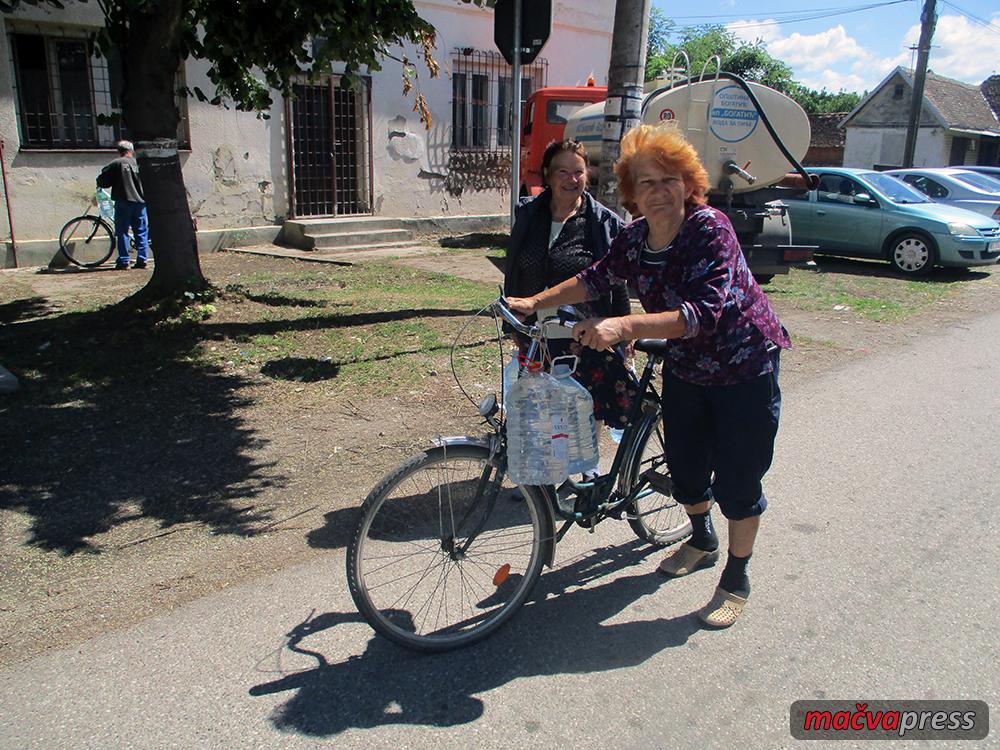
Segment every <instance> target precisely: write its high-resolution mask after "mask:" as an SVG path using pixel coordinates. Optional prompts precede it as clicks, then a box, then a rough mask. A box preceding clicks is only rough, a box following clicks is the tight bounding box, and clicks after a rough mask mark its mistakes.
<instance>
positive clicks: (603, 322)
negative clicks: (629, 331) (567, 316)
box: [573, 318, 629, 351]
mask: <svg viewBox="0 0 1000 750" xmlns="http://www.w3.org/2000/svg"><path fill="white" fill-rule="evenodd" d="M573 338H575V339H576V340H577V341H579V342H580V343H581V344H583V345H584V346H589V347H590V348H591V349H597V350H598V351H603V350H605V349H608V348H610V347H611V346H613V345H615V344H617V343H618V342H619V341H622V340H625V339H628V338H629V337H628V336H627V335H626V332H625V330H624V323H623V318H587V319H586V320H581V321H580V322H579V323H577V324H576V326H574V328H573Z"/></svg>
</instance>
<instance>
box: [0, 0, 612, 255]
mask: <svg viewBox="0 0 1000 750" xmlns="http://www.w3.org/2000/svg"><path fill="white" fill-rule="evenodd" d="M415 5H416V7H417V11H418V13H420V14H421V15H422V16H423V17H425V18H426V19H427V20H429V21H430V22H431V23H432V24H434V25H435V27H436V28H437V29H438V37H437V51H436V57H437V59H438V61H439V62H440V63H441V76H440V77H439V78H438V79H435V80H431V79H430V78H429V75H428V73H427V71H426V70H425V69H423V68H422V62H420V61H421V56H420V54H419V51H418V50H416V49H410V50H407V51H406V54H407V55H408V56H409V57H410V59H411V60H413V61H414V62H416V63H417V64H418V69H419V73H420V80H419V88H420V90H421V91H422V92H423V93H424V95H425V97H426V98H427V101H428V104H429V106H430V109H431V113H432V115H433V127H432V128H431V130H430V131H426V130H425V129H424V127H423V125H421V124H420V122H419V118H418V116H417V114H416V113H415V112H413V111H412V108H413V94H411V95H410V96H409V97H404V96H403V95H402V81H401V77H400V72H401V71H400V66H399V63H398V62H396V61H394V60H391V59H390V60H386V61H385V63H384V69H383V70H382V71H380V72H375V73H373V75H372V123H371V128H372V144H373V153H372V165H373V176H372V177H373V192H374V198H375V201H374V205H373V209H374V212H375V213H376V214H380V215H383V216H391V217H417V216H434V215H476V214H490V213H505V212H506V210H507V207H508V205H509V198H508V196H507V194H506V193H505V192H503V191H499V190H489V191H482V192H473V191H469V190H466V191H464V192H463V193H462V194H461V195H460V196H453V195H450V194H448V193H447V192H446V191H445V189H444V186H443V180H442V176H443V175H444V174H446V170H447V163H448V156H449V151H450V144H451V80H450V60H451V56H452V51H453V50H454V49H455V48H456V47H458V48H462V47H472V48H475V49H477V50H480V51H490V50H494V49H495V47H494V44H493V15H492V11H488V10H484V9H481V8H477V7H475V6H471V5H465V4H462V3H459V2H458V1H457V0H416V2H415ZM613 15H614V4H613V3H607V2H603V1H602V0H581V1H580V2H575V3H572V4H571V3H569V2H563V1H562V0H556V1H555V19H554V23H553V30H552V35H551V37H550V39H549V42H548V44H547V45H546V47H545V49H543V50H542V53H541V57H544V58H546V59H547V60H548V78H547V83H548V84H549V85H577V84H582V83H584V82H585V81H586V78H587V76H588V75H589V74H590V73H593V74H594V75H595V77H596V79H597V83H598V85H603V84H605V83H606V77H607V69H608V63H609V60H610V49H611V29H612V27H613V21H614V18H613ZM8 19H13V20H14V21H15V22H19V23H25V22H28V23H32V24H37V26H38V29H39V30H41V31H43V32H47V33H53V32H55V30H56V29H59V28H77V29H94V28H96V27H97V26H98V25H99V24H100V22H101V14H100V11H99V9H98V7H97V5H96V4H95V3H87V4H74V3H68V4H67V6H66V8H65V10H61V11H60V10H55V9H46V8H34V7H29V6H24V7H23V8H22V9H20V10H19V11H17V12H16V13H15V14H12V15H11V16H6V17H5V18H4V20H5V22H7V21H8ZM8 31H9V27H5V28H4V33H3V34H0V59H2V60H3V62H2V63H0V138H2V139H3V141H4V159H5V166H6V168H7V175H8V185H9V191H10V194H9V196H7V197H8V199H9V201H10V203H11V208H12V213H13V218H14V222H13V223H14V227H15V229H16V236H17V240H18V243H19V244H21V243H30V242H31V241H39V242H46V243H48V244H51V243H52V242H53V241H54V239H55V237H56V236H57V235H58V232H59V229H60V227H61V226H62V224H63V223H64V222H65V221H66V220H67V219H68V218H70V217H72V216H75V215H78V214H80V213H82V212H84V211H85V210H86V209H87V208H88V206H89V205H90V203H91V200H92V197H93V193H94V178H95V176H96V174H97V173H98V172H99V170H100V169H101V167H102V166H103V165H104V164H106V163H107V162H108V161H110V160H111V159H112V158H114V157H115V153H114V151H113V150H111V149H94V150H86V151H84V150H66V151H54V150H53V151H46V150H20V149H19V137H18V126H17V113H16V107H15V101H14V91H13V80H12V79H13V70H12V65H11V59H12V55H11V50H10V48H9V42H8V36H7V33H8ZM206 70H207V66H206V65H205V64H203V63H198V62H189V63H188V64H187V65H186V68H185V77H186V82H187V85H188V86H189V87H194V86H199V87H200V88H201V89H202V90H203V91H205V93H206V94H209V95H210V96H211V95H212V93H213V87H212V85H211V83H210V82H209V81H208V79H207V77H206V75H205V72H206ZM273 96H274V98H275V99H276V104H275V106H274V108H273V109H272V112H271V118H270V119H269V120H260V119H258V118H257V117H256V116H255V115H254V114H252V113H241V112H236V111H235V110H225V109H223V108H220V107H213V106H211V105H209V104H203V103H200V102H198V101H197V100H194V99H191V100H189V101H188V121H189V134H190V139H191V147H192V148H191V151H190V152H189V153H188V152H185V153H182V155H181V163H182V168H183V173H184V180H185V184H186V186H187V190H188V196H189V202H190V205H191V208H192V213H193V215H194V218H195V220H196V222H197V224H198V229H199V230H200V231H203V230H219V229H228V228H234V229H240V228H245V227H252V226H256V227H262V226H268V225H274V224H276V223H280V221H281V220H283V219H284V218H285V216H286V215H287V213H288V205H289V187H288V178H287V173H288V169H287V151H286V133H285V127H286V123H285V117H284V105H283V102H282V101H281V99H280V96H279V95H278V94H277V92H273ZM390 133H396V134H399V133H403V134H405V135H402V136H401V135H393V136H392V137H391V138H390ZM0 232H2V234H3V236H4V237H5V238H8V239H9V237H10V234H11V232H10V227H9V226H8V222H7V215H6V211H5V210H4V211H0ZM2 265H3V262H0V266H2Z"/></svg>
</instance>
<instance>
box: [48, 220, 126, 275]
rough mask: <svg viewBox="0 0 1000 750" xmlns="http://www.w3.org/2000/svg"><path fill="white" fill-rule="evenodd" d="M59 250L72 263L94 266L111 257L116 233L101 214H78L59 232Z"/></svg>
mask: <svg viewBox="0 0 1000 750" xmlns="http://www.w3.org/2000/svg"><path fill="white" fill-rule="evenodd" d="M59 250H60V252H61V253H62V254H63V255H64V256H65V258H66V260H68V261H69V262H70V263H74V264H76V265H78V266H84V267H86V268H94V267H95V266H99V265H101V264H102V263H104V262H106V261H107V260H108V258H110V257H111V253H113V252H114V250H115V233H114V230H113V229H112V228H111V225H110V224H108V223H107V222H106V221H105V220H104V219H102V218H101V217H100V216H89V215H88V216H77V217H76V218H75V219H70V220H69V221H67V222H66V224H65V226H63V228H62V231H61V232H59Z"/></svg>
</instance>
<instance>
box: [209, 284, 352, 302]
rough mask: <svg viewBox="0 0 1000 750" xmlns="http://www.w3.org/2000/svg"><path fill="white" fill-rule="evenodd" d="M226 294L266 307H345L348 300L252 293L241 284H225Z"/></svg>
mask: <svg viewBox="0 0 1000 750" xmlns="http://www.w3.org/2000/svg"><path fill="white" fill-rule="evenodd" d="M225 291H226V294H235V295H238V296H240V297H243V298H245V299H248V300H250V301H251V302H256V303H257V304H260V305H266V306H267V307H346V306H349V305H350V303H349V302H331V301H329V300H317V299H305V298H303V297H289V296H288V295H285V294H278V293H277V292H264V293H263V294H254V293H253V292H251V291H250V290H249V289H248V288H247V287H245V286H243V285H242V284H229V285H227V286H226V290H225Z"/></svg>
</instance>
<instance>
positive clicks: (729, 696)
mask: <svg viewBox="0 0 1000 750" xmlns="http://www.w3.org/2000/svg"><path fill="white" fill-rule="evenodd" d="M998 329H1000V314H996V315H992V316H990V317H986V318H982V319H979V320H975V321H973V322H971V323H967V324H964V325H963V326H961V327H952V328H949V329H948V330H946V331H944V332H943V333H942V334H941V335H939V336H934V337H928V338H924V339H922V340H920V341H919V342H917V343H916V344H915V345H914V346H912V347H910V348H908V349H905V350H903V351H897V352H895V353H894V354H892V356H878V355H876V356H873V357H871V358H869V359H867V360H865V361H862V362H858V363H856V364H852V365H850V366H847V367H844V368H843V369H841V370H839V371H838V372H835V373H833V374H831V375H829V376H828V377H826V378H824V379H822V380H818V381H812V382H811V383H809V384H808V385H807V386H802V387H800V388H799V389H797V390H791V391H788V390H786V393H785V403H784V414H783V423H782V428H781V432H780V433H779V446H778V452H777V460H776V465H775V467H774V469H773V470H772V472H771V474H770V475H769V477H768V483H767V489H768V495H769V497H770V499H771V508H770V509H769V510H768V512H767V514H766V515H765V517H764V523H763V527H762V533H761V537H760V539H759V543H758V546H757V550H756V552H755V555H754V560H753V563H752V565H751V573H752V580H753V585H754V591H753V597H752V599H751V602H750V604H749V606H748V609H747V611H746V612H745V614H744V617H743V619H742V620H741V621H740V622H739V623H738V624H737V625H736V627H734V628H732V629H730V630H728V631H724V632H709V631H705V630H702V629H700V628H699V627H698V624H697V621H696V619H695V617H694V615H693V614H692V612H694V611H695V610H696V609H697V608H698V607H699V606H700V605H701V604H703V602H704V601H705V600H706V599H707V598H708V596H709V594H710V592H711V590H712V589H713V588H714V586H715V583H716V580H717V575H718V571H717V570H715V571H701V572H699V573H696V574H694V575H692V576H690V577H688V578H684V579H679V580H674V581H666V580H664V579H662V578H661V577H660V576H659V575H658V574H657V573H656V570H655V569H656V564H657V562H658V560H659V554H657V553H648V552H647V551H646V550H644V549H642V548H641V547H639V545H638V544H637V543H636V542H635V541H634V539H633V538H632V537H631V532H630V531H629V529H628V527H627V526H626V525H625V524H624V523H620V524H615V523H614V522H608V523H606V524H604V525H603V526H602V527H600V528H599V530H598V532H597V533H596V534H593V535H590V534H587V533H585V532H583V531H578V532H576V533H571V534H570V536H569V537H567V539H566V540H565V542H564V543H563V544H562V545H561V547H560V549H559V550H558V552H557V555H558V562H559V566H558V567H557V568H556V569H554V570H550V571H547V572H546V573H545V574H544V575H543V577H542V580H541V582H540V584H539V590H538V596H537V597H536V599H537V600H536V601H535V602H533V603H531V604H529V605H528V606H526V607H525V608H524V610H522V612H521V613H519V615H518V616H517V617H516V618H515V620H514V621H513V622H512V623H511V624H510V625H509V626H507V627H506V628H505V629H504V630H502V631H501V632H500V633H498V634H497V635H495V636H494V637H493V638H492V639H490V640H489V641H487V642H486V643H484V644H481V645H480V646H477V647H473V648H471V649H468V650H465V651H462V652H458V653H454V654H450V655H439V656H433V657H427V656H420V655H416V654H411V653H408V652H406V651H404V650H401V649H398V648H396V647H395V646H392V645H391V644H388V643H386V642H384V641H383V640H381V639H378V638H374V637H373V635H372V633H371V631H370V630H369V629H368V627H367V626H366V625H365V624H364V623H363V622H361V621H360V620H359V618H358V616H357V615H356V613H355V612H354V610H353V607H352V604H351V601H350V598H349V596H348V593H347V590H346V585H345V582H344V555H343V551H342V550H341V551H336V552H331V553H330V555H329V557H328V558H327V559H325V560H323V561H322V562H320V563H316V564H309V565H307V566H304V567H300V568H296V569H292V570H285V571H280V572H277V573H275V574H274V575H272V576H271V577H268V578H266V579H263V580H258V581H256V582H255V583H253V584H252V585H245V586H240V587H234V588H232V589H229V590H226V591H223V592H221V593H218V594H216V595H213V596H209V597H206V598H204V599H201V600H199V601H197V602H195V603H194V604H192V605H190V606H188V607H186V608H184V609H181V610H179V611H176V612H173V613H170V614H168V615H164V616H162V617H159V618H154V619H150V620H147V621H145V622H143V623H142V624H140V625H139V626H137V627H134V628H132V629H129V630H126V631H123V632H118V633H113V634H109V635H107V636H105V637H102V638H98V639H96V640H93V641H90V642H87V643H84V644H82V645H80V646H79V647H77V648H74V649H71V650H66V651H59V652H52V653H50V654H47V655H45V656H43V657H40V658H37V659H35V660H33V661H31V662H29V663H26V664H23V665H20V666H19V667H17V668H16V669H12V670H9V671H5V672H2V673H0V747H3V748H46V749H47V750H50V749H52V748H64V747H65V748H69V747H72V748H110V747H114V748H167V747H181V748H194V747H225V748H244V747H267V748H277V747H280V748H286V747H287V748H298V747H313V746H315V745H317V744H320V743H326V744H330V745H332V744H334V743H336V746H337V747H338V748H351V747H362V746H363V747H366V748H367V747H374V748H380V747H386V748H389V747H392V748H435V749H440V748H448V747H459V746H464V747H476V748H494V747H495V748H507V747H540V748H541V747H546V748H547V747H553V746H556V745H560V746H563V745H568V746H572V747H577V748H653V747H663V748H668V747H679V746H687V747H699V748H700V747H722V746H737V747H738V746H741V745H745V746H749V747H766V748H775V747H791V746H794V745H797V744H801V742H799V741H796V740H793V739H792V738H791V736H790V734H789V706H790V704H791V703H792V701H794V700H797V699H807V698H830V699H846V700H851V701H856V700H857V701H861V700H867V701H875V700H878V699H929V698H936V699H978V700H984V701H986V702H987V703H988V704H989V705H990V706H991V708H992V709H993V710H994V711H997V709H998V708H1000V677H998V671H997V668H996V667H997V644H998V642H1000V640H998V636H997V633H998V632H1000V615H998V611H1000V610H998V605H997V602H998V601H1000V584H998V581H1000V577H998V575H997V571H998V570H1000V544H998V534H997V531H998V526H1000V524H998V521H997V512H996V504H997V500H998V496H1000V492H998V490H997V486H998V483H1000V481H998V480H1000V477H998V469H997V460H996V438H997V426H998V424H1000V390H998V388H997V386H996V378H997V373H998V372H1000V337H998V336H997V333H996V332H997V330H998ZM994 719H995V720H996V717H994ZM996 737H997V731H996V730H994V731H993V732H992V733H991V735H990V737H989V738H988V739H987V740H986V741H985V742H983V743H963V747H972V746H976V745H980V746H994V747H995V746H996V745H995V744H993V743H996ZM809 744H810V745H811V746H815V745H816V744H822V743H809ZM848 744H850V743H843V742H841V743H837V744H836V745H835V747H838V748H842V747H845V746H847V745H848ZM909 744H910V745H912V744H913V743H909ZM918 744H919V743H918ZM933 745H934V746H935V747H943V746H946V745H947V743H933Z"/></svg>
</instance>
